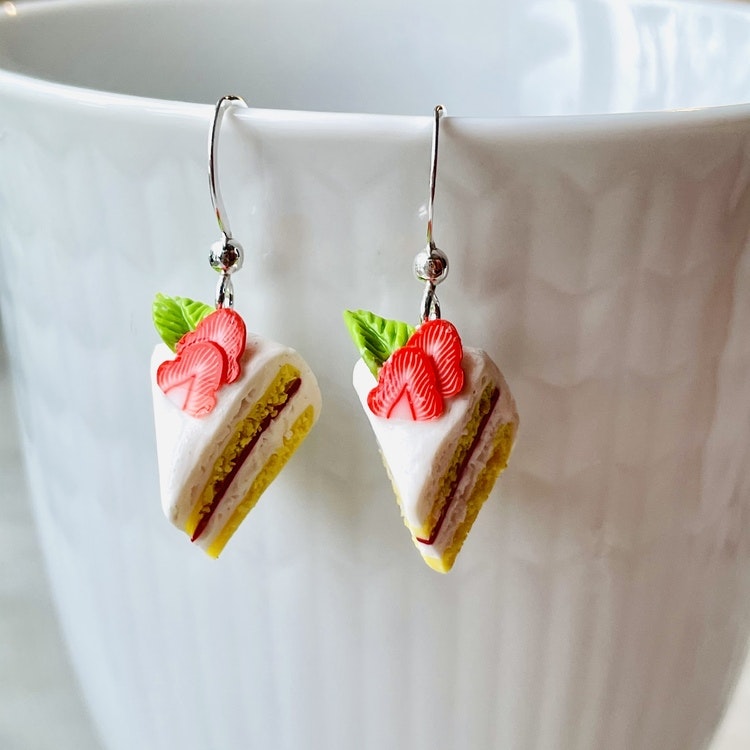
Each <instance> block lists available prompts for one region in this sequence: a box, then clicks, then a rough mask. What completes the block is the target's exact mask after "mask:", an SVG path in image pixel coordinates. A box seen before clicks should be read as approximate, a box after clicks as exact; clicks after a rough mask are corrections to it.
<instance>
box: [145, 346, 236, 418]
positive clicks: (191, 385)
mask: <svg viewBox="0 0 750 750" xmlns="http://www.w3.org/2000/svg"><path fill="white" fill-rule="evenodd" d="M226 369H227V355H226V354H225V353H224V350H223V349H222V348H221V347H220V346H219V345H218V344H215V343H214V342H213V341H198V342H196V343H194V344H191V345H190V346H186V347H185V348H184V349H183V350H182V352H180V354H178V355H177V357H176V359H168V360H167V361H166V362H162V363H161V364H160V365H159V368H158V369H157V371H156V382H157V383H158V384H159V388H161V389H162V391H164V394H165V395H166V397H167V398H168V399H169V400H170V401H171V402H172V403H173V404H175V406H177V407H178V408H180V409H182V410H183V411H184V412H187V413H188V414H189V415H190V416H191V417H204V416H205V415H206V414H209V413H210V412H211V411H213V408H214V406H216V391H217V390H218V389H219V387H220V386H221V384H222V382H224V379H225V377H226Z"/></svg>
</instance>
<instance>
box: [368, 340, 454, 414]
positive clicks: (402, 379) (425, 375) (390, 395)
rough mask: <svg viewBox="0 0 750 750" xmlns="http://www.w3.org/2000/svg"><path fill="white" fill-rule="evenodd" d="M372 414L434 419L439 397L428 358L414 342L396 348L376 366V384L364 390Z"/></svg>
mask: <svg viewBox="0 0 750 750" xmlns="http://www.w3.org/2000/svg"><path fill="white" fill-rule="evenodd" d="M367 405H368V406H369V407H370V410H371V411H372V413H373V414H377V415H378V416H379V417H385V418H386V419H394V418H396V419H411V420H414V421H419V422H421V421H423V420H428V419H435V418H436V417H439V416H440V415H441V414H442V413H443V399H442V398H441V397H440V392H439V391H438V388H437V377H436V375H435V370H434V368H433V367H432V363H431V362H430V358H429V357H428V356H427V354H425V353H424V352H423V351H422V350H421V349H418V348H417V347H415V346H402V347H401V348H400V349H397V350H396V351H395V352H394V353H393V354H392V355H391V356H390V358H389V359H388V360H387V361H386V362H385V364H384V365H383V367H382V368H381V369H380V374H379V376H378V384H377V385H376V386H375V388H373V389H372V390H371V391H370V393H368V394H367Z"/></svg>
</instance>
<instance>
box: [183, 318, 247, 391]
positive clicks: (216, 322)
mask: <svg viewBox="0 0 750 750" xmlns="http://www.w3.org/2000/svg"><path fill="white" fill-rule="evenodd" d="M246 338H247V332H246V329H245V321H244V320H242V317H241V316H240V315H239V314H238V313H236V312H235V311H234V310H231V309H229V308H228V307H222V308H220V309H218V310H216V312H212V313H211V314H210V315H207V316H206V317H205V318H203V320H202V321H201V322H200V323H198V326H197V328H196V329H195V330H194V331H190V332H189V333H186V334H185V335H184V336H183V337H182V338H181V339H180V340H179V341H178V342H177V347H176V351H177V354H182V352H183V351H184V349H185V348H186V347H188V346H192V345H193V344H195V343H197V342H199V341H213V342H214V343H215V344H218V345H219V346H220V347H221V348H222V349H223V350H224V351H225V352H226V354H227V372H226V379H225V380H224V381H223V382H225V383H234V381H235V380H237V378H238V377H239V376H240V357H241V356H242V353H243V352H244V351H245V343H246Z"/></svg>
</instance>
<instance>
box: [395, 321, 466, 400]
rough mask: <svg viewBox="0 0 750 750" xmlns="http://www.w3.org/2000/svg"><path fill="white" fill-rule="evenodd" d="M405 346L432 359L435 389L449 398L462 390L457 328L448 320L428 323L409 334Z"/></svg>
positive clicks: (460, 355) (460, 354)
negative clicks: (415, 348) (435, 378)
mask: <svg viewBox="0 0 750 750" xmlns="http://www.w3.org/2000/svg"><path fill="white" fill-rule="evenodd" d="M406 345H407V346H416V347H418V348H420V349H422V350H423V351H424V352H425V353H426V354H428V355H429V356H430V357H432V362H433V365H434V367H435V372H436V373H437V384H438V390H439V391H440V394H441V395H442V397H443V398H450V397H451V396H455V395H456V394H457V393H460V392H461V389H462V388H463V387H464V371H463V369H461V360H462V359H463V358H464V348H463V346H462V345H461V337H460V336H459V335H458V331H457V330H456V326H454V325H453V323H450V322H449V321H447V320H440V319H438V320H427V321H425V322H424V323H423V324H422V325H421V326H420V327H419V328H417V330H416V331H415V332H414V333H413V334H412V336H411V338H410V339H409V340H408V341H407V342H406Z"/></svg>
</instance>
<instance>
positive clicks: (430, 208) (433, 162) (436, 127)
mask: <svg viewBox="0 0 750 750" xmlns="http://www.w3.org/2000/svg"><path fill="white" fill-rule="evenodd" d="M444 113H445V107H443V105H442V104H438V105H437V107H435V112H434V119H433V121H432V150H431V152H430V197H429V200H428V201H427V245H428V247H432V246H433V245H434V244H435V243H434V241H433V239H432V218H433V215H434V212H435V183H436V182H437V163H438V139H439V137H440V118H441V117H442V116H443V114H444Z"/></svg>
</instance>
